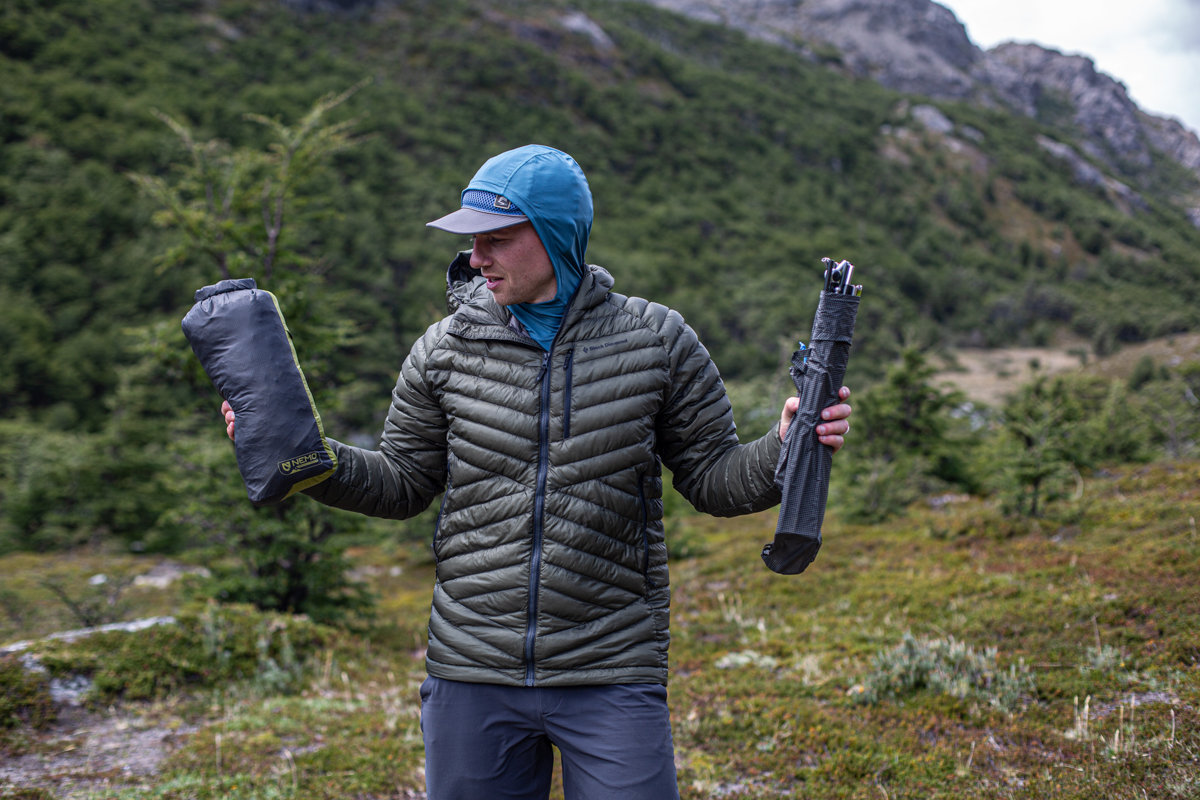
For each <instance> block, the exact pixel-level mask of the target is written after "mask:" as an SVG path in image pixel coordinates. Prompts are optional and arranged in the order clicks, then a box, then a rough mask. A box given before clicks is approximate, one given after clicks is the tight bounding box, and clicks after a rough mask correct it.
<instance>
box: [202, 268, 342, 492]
mask: <svg viewBox="0 0 1200 800" xmlns="http://www.w3.org/2000/svg"><path fill="white" fill-rule="evenodd" d="M183 335H184V336H186V337H187V340H188V342H189V343H190V344H191V346H192V350H193V351H194V352H195V353H196V357H197V358H199V359H200V365H201V366H202V367H204V371H205V372H206V373H208V377H209V379H210V380H212V382H213V386H215V387H216V389H217V391H218V392H220V393H221V397H223V398H225V400H227V401H228V402H229V405H230V407H231V408H232V409H233V413H234V414H235V416H236V418H237V422H236V424H237V431H236V439H235V444H234V449H235V451H236V452H237V463H238V470H240V471H241V473H242V479H243V480H244V481H245V482H246V494H247V495H248V496H249V497H250V502H251V503H253V504H254V505H256V506H262V505H270V504H272V503H278V502H279V501H281V500H284V499H286V498H288V497H291V496H292V495H294V494H295V493H296V492H299V491H301V490H302V489H307V488H308V487H310V486H315V485H316V484H318V483H320V482H321V481H323V480H325V479H326V478H328V477H329V476H331V475H333V473H334V472H335V471H336V470H337V457H336V456H335V455H334V454H333V449H332V448H331V447H330V446H329V442H328V441H326V439H325V430H324V428H323V427H322V426H321V415H320V414H319V413H317V406H316V404H315V403H314V402H313V398H312V393H311V392H310V391H309V390H308V382H307V381H305V380H304V372H303V370H301V369H300V361H299V359H297V358H296V348H295V347H293V346H292V335H291V333H290V332H289V331H288V329H287V323H286V322H285V321H284V319H283V312H282V311H280V310H279V301H278V300H276V299H275V295H273V294H271V293H270V292H267V291H264V290H262V289H259V288H258V284H256V283H255V282H254V280H253V279H251V278H241V279H238V280H227V281H221V282H220V283H218V284H217V285H215V286H205V287H204V288H203V289H200V290H199V291H198V292H196V304H195V305H194V306H192V310H191V311H189V312H188V313H187V316H185V317H184V318H183Z"/></svg>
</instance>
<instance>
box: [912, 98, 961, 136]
mask: <svg viewBox="0 0 1200 800" xmlns="http://www.w3.org/2000/svg"><path fill="white" fill-rule="evenodd" d="M909 113H910V114H912V116H913V119H915V120H916V121H917V122H919V123H921V124H922V125H923V126H925V130H927V131H929V132H930V133H943V134H944V133H950V132H951V131H953V130H954V123H953V122H951V121H950V120H949V118H948V117H947V116H946V115H945V114H943V113H942V112H941V110H939V109H937V108H935V107H934V106H928V105H919V106H913V107H912V111H910V112H909Z"/></svg>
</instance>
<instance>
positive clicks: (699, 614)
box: [114, 462, 1200, 800]
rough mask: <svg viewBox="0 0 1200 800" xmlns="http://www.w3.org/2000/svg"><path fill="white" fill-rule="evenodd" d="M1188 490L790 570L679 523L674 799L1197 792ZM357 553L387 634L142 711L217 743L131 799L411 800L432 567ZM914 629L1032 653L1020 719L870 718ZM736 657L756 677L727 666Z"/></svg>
mask: <svg viewBox="0 0 1200 800" xmlns="http://www.w3.org/2000/svg"><path fill="white" fill-rule="evenodd" d="M1197 487H1200V464H1197V463H1195V462H1186V463H1185V462H1179V463H1174V464H1170V463H1161V464H1154V465H1150V466H1147V467H1129V468H1120V469H1116V468H1114V469H1113V470H1112V471H1111V472H1108V473H1101V474H1100V475H1098V476H1096V477H1093V478H1091V479H1089V480H1088V481H1087V482H1086V485H1085V491H1084V493H1083V497H1082V499H1081V500H1080V501H1079V502H1078V503H1074V504H1071V505H1068V506H1064V507H1061V508H1057V509H1052V511H1051V514H1052V516H1051V517H1048V518H1046V519H1043V520H1040V521H1038V522H1037V523H1036V524H1033V523H1029V524H1025V523H1022V524H1015V523H1012V522H1011V521H1005V520H1002V519H1001V518H1000V517H999V516H998V515H997V513H996V511H995V510H994V509H992V508H990V507H988V506H987V505H986V504H984V503H982V502H981V501H978V500H972V501H968V502H963V503H956V502H952V503H947V504H945V505H944V506H943V508H942V510H934V509H932V508H931V507H930V506H929V504H927V503H923V504H921V505H920V506H919V507H916V508H914V509H913V510H912V512H911V513H910V514H909V516H908V517H907V518H906V519H904V520H901V521H898V522H894V523H891V524H888V525H885V526H873V527H867V526H863V527H855V526H847V525H842V524H839V522H838V521H837V519H836V518H835V517H834V516H832V515H831V518H830V519H829V520H828V522H827V525H826V541H825V545H824V548H823V550H822V552H821V554H820V556H819V557H818V559H817V561H816V563H815V564H813V566H812V567H810V568H809V571H808V572H807V573H806V574H804V575H801V576H795V577H781V576H776V575H773V574H771V573H769V572H768V571H767V570H766V569H765V567H763V566H762V564H761V561H760V560H759V558H758V551H759V549H760V548H761V546H762V544H763V543H765V542H766V541H768V540H769V539H770V537H771V535H772V533H773V524H774V520H773V515H772V514H770V513H767V514H762V515H757V516H753V517H748V518H743V519H740V520H732V521H718V520H711V519H708V518H704V517H684V518H682V519H681V521H680V525H681V526H682V527H683V528H685V529H686V533H687V535H688V536H689V537H690V540H691V541H693V542H700V543H702V545H703V547H702V549H703V550H704V551H705V552H704V555H702V556H699V557H697V558H692V559H688V560H682V561H679V562H677V563H676V564H675V565H674V567H673V574H672V580H673V586H674V592H675V595H674V604H673V606H674V608H673V627H672V632H673V637H674V641H673V644H672V677H671V684H670V702H671V709H672V719H673V724H674V730H675V747H676V753H677V762H678V764H679V779H680V787H681V790H682V794H683V797H684V798H707V797H722V796H736V797H764V798H765V797H778V796H794V797H816V798H864V799H865V798H884V797H887V798H889V800H891V799H894V798H905V797H909V798H926V797H947V798H950V797H953V798H961V797H979V798H993V797H994V798H1002V797H1003V798H1009V797H1016V798H1022V797H1028V798H1034V797H1036V798H1046V797H1053V798H1094V797H1126V796H1129V797H1132V796H1135V795H1136V796H1137V797H1146V798H1156V797H1161V798H1174V797H1178V798H1185V797H1195V796H1197V794H1198V793H1200V713H1198V712H1197V708H1198V707H1200V666H1198V664H1200V614H1198V612H1200V582H1198V581H1197V580H1196V578H1195V575H1196V570H1197V566H1198V564H1200V537H1198V536H1197V534H1196V532H1195V529H1194V527H1193V523H1191V522H1189V519H1192V520H1194V519H1195V518H1196V517H1198V516H1200V489H1198V488H1197ZM351 555H352V557H353V559H354V560H355V562H356V563H357V564H360V565H361V566H360V567H359V568H360V570H363V571H364V573H365V574H367V575H369V576H371V580H372V581H373V582H374V583H375V585H376V588H377V589H378V590H379V591H380V592H381V594H382V595H383V598H384V599H383V604H382V608H381V613H380V620H381V626H380V627H379V628H378V629H376V630H375V631H373V632H372V633H370V634H369V635H365V636H350V635H348V634H347V635H344V636H341V637H337V638H336V641H335V640H321V641H319V642H318V641H316V639H314V640H313V641H312V643H311V644H309V645H307V646H305V647H298V655H299V657H300V658H301V660H303V661H304V663H305V665H306V666H305V679H304V681H302V688H301V689H300V690H299V691H298V692H296V693H294V694H290V695H280V694H275V693H274V692H273V691H272V690H271V689H270V687H269V686H266V685H264V684H263V683H262V682H256V681H255V680H253V679H246V680H242V681H236V680H235V681H232V682H230V683H226V684H220V685H213V684H206V685H204V686H203V687H201V688H195V689H191V690H190V691H189V693H188V694H187V695H186V697H187V698H188V700H187V702H180V701H179V700H178V698H177V697H176V698H174V699H173V698H170V697H168V698H161V697H160V699H159V701H158V702H156V703H153V704H150V705H141V704H136V703H130V704H129V705H128V706H127V708H128V709H130V710H133V711H135V712H138V713H143V714H155V715H158V719H159V722H160V724H164V725H171V724H180V723H182V722H184V721H186V722H188V723H192V724H196V723H199V724H201V725H203V727H202V728H201V729H200V731H199V732H198V733H196V734H194V735H192V736H191V737H189V738H186V739H185V740H184V743H183V744H182V745H181V746H180V747H179V748H178V749H177V750H176V751H175V752H174V753H173V754H172V755H171V756H170V757H169V758H168V760H167V761H166V762H165V763H164V765H163V771H162V773H161V774H160V775H159V776H157V778H156V779H154V780H153V781H151V782H150V783H149V784H147V785H144V786H140V787H135V786H130V787H128V788H125V789H119V790H114V791H115V792H116V793H117V794H119V795H121V796H128V797H143V796H145V797H165V798H192V797H195V798H216V797H222V798H226V797H228V798H243V797H244V798H251V797H254V798H258V797H286V798H292V797H295V798H317V797H321V798H324V797H330V798H332V797H339V798H344V797H364V798H365V797H409V796H419V795H417V794H416V793H417V792H419V791H420V790H421V789H422V788H423V776H422V772H421V768H422V745H421V740H420V729H419V700H418V696H417V688H418V686H419V685H420V682H421V680H422V679H423V677H424V670H423V665H422V661H421V655H422V649H421V648H422V636H423V631H424V625H425V617H426V614H427V610H428V598H429V593H430V588H431V586H432V580H433V576H432V565H431V564H430V563H429V562H428V559H427V558H426V557H425V556H424V554H423V552H422V551H421V550H416V549H413V550H408V549H403V548H397V549H382V548H370V549H362V550H356V551H354V552H352V553H351ZM397 566H398V567H400V568H401V571H400V573H399V574H394V572H395V571H394V570H391V568H392V567H397ZM905 632H911V633H912V634H913V635H914V636H916V637H918V638H946V637H951V636H952V637H954V638H955V639H956V640H959V641H963V642H965V643H967V644H970V645H972V646H974V647H976V648H984V647H994V648H996V649H997V651H998V660H999V665H1000V667H1001V668H1007V667H1008V666H1009V665H1012V664H1015V663H1019V662H1020V661H1021V660H1023V661H1024V663H1025V664H1026V665H1027V666H1028V667H1029V668H1030V669H1031V671H1032V674H1033V676H1034V679H1035V683H1036V690H1035V691H1034V692H1033V693H1032V694H1030V695H1028V696H1027V697H1026V698H1025V699H1024V701H1023V703H1022V707H1021V708H1020V709H1019V710H1018V711H1016V712H1015V713H1012V714H1008V713H1005V712H1003V711H1000V710H997V709H996V708H994V707H992V706H991V705H989V704H988V703H987V702H986V700H985V699H983V698H982V696H974V695H972V696H968V697H967V698H966V699H959V698H956V697H952V696H949V695H937V694H933V693H930V692H918V693H915V694H909V695H906V696H902V697H896V698H891V699H884V700H882V701H880V702H879V703H877V704H874V705H866V704H861V703H859V702H856V700H855V698H854V695H855V694H856V693H857V692H856V689H855V687H856V686H859V685H860V684H862V683H863V681H864V680H865V679H866V676H867V675H868V673H869V671H870V669H871V664H872V658H873V657H874V656H876V655H877V654H878V653H880V652H883V651H887V650H888V649H890V648H892V647H893V646H895V645H896V644H897V643H899V642H900V640H901V638H902V636H903V634H904V633H905ZM1097 639H1098V640H1099V644H1100V648H1099V649H1097ZM301 650H303V652H300V651H301ZM748 651H753V652H754V653H755V654H757V656H751V655H747V652H748ZM730 654H742V657H741V658H740V659H737V658H735V659H727V657H728V656H730ZM722 659H726V660H725V661H722ZM730 661H734V662H739V661H740V662H745V663H744V665H743V666H731V667H729V668H725V669H722V668H720V667H718V663H722V664H727V663H729V662H730ZM1131 699H1132V706H1131ZM1076 700H1078V706H1077V705H1076ZM1085 706H1086V708H1087V717H1086V720H1085V719H1084V714H1083V712H1084V708H1085ZM1077 708H1078V711H1077V710H1076V709H1077ZM1131 709H1132V710H1131ZM172 720H174V722H172ZM1118 732H1119V736H1118ZM556 791H559V790H556Z"/></svg>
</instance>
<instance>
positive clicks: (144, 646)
mask: <svg viewBox="0 0 1200 800" xmlns="http://www.w3.org/2000/svg"><path fill="white" fill-rule="evenodd" d="M335 637H336V633H335V632H334V631H333V630H331V629H329V628H325V627H323V626H321V625H317V624H315V623H313V622H311V621H310V620H308V619H307V618H305V617H289V616H283V615H279V614H264V613H261V612H259V611H256V610H254V609H253V608H249V607H246V606H221V605H217V604H215V603H213V604H210V605H208V606H206V607H204V608H203V609H202V610H194V611H190V612H187V613H184V614H181V615H180V616H179V617H178V619H177V621H176V624H175V625H158V626H155V627H153V628H147V629H145V630H141V631H137V632H134V633H124V632H112V633H101V634H95V635H93V636H90V637H88V638H86V639H81V640H79V641H76V642H70V643H68V642H53V643H50V644H48V645H46V646H45V648H44V650H42V652H41V653H40V656H41V659H42V663H43V664H44V665H45V666H46V667H47V669H49V671H50V673H51V674H52V675H64V676H65V675H76V674H82V675H86V676H88V677H89V678H91V680H92V681H93V687H92V692H91V695H90V698H89V699H90V700H92V701H94V702H107V701H110V700H113V699H116V698H124V699H126V700H149V699H154V698H159V697H163V696H165V695H167V694H170V693H172V692H176V691H179V690H181V689H188V688H197V689H198V688H205V687H209V686H219V685H224V684H228V683H231V682H235V681H249V682H253V683H256V684H258V685H259V686H260V687H261V688H263V689H264V690H266V691H269V692H271V693H276V694H278V693H287V692H290V691H294V690H295V689H297V688H298V686H299V681H300V679H301V678H302V677H303V674H304V668H305V662H306V661H307V660H308V657H309V656H311V655H312V653H314V652H315V651H316V650H317V649H319V648H321V647H325V646H327V645H329V644H330V643H331V642H333V640H334V639H335Z"/></svg>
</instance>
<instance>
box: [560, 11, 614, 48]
mask: <svg viewBox="0 0 1200 800" xmlns="http://www.w3.org/2000/svg"><path fill="white" fill-rule="evenodd" d="M558 23H559V24H560V25H562V26H563V27H564V28H566V29H567V30H569V31H571V32H572V33H582V34H583V35H584V36H586V37H588V38H589V39H591V40H592V44H594V45H595V46H596V49H597V50H600V51H603V52H608V51H610V50H614V49H616V45H615V44H614V43H613V40H612V39H611V38H610V37H609V35H608V34H607V33H605V32H604V29H603V28H601V27H600V26H599V25H597V24H596V23H595V22H594V21H593V20H592V18H591V17H589V16H588V15H587V14H584V13H583V12H582V11H572V12H570V13H568V14H564V15H563V16H562V17H561V18H560V19H559V21H558Z"/></svg>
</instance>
